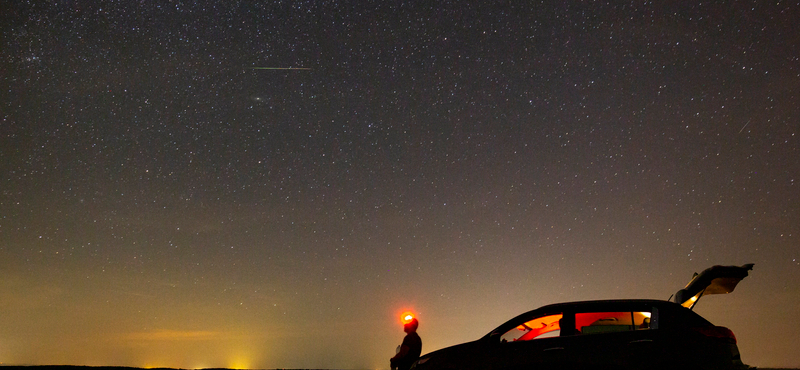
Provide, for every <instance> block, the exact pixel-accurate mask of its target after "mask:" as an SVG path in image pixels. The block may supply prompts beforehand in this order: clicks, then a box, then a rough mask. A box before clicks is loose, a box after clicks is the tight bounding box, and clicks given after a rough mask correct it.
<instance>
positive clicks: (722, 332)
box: [695, 326, 736, 344]
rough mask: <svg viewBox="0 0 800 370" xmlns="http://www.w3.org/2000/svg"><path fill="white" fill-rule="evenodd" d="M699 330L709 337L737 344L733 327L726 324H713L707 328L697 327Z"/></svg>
mask: <svg viewBox="0 0 800 370" xmlns="http://www.w3.org/2000/svg"><path fill="white" fill-rule="evenodd" d="M695 330H696V331H697V332H699V333H700V334H703V335H705V336H707V337H709V338H715V339H720V340H723V341H725V342H729V343H732V344H736V336H735V335H733V332H732V331H731V329H728V328H726V327H724V326H711V327H705V328H695Z"/></svg>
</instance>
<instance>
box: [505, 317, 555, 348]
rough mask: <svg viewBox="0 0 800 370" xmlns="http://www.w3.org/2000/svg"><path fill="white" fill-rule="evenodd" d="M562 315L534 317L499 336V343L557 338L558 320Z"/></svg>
mask: <svg viewBox="0 0 800 370" xmlns="http://www.w3.org/2000/svg"><path fill="white" fill-rule="evenodd" d="M561 317H562V315H561V314H556V315H547V316H541V317H536V318H534V319H531V320H528V321H525V322H524V323H521V324H519V325H517V326H516V327H515V328H513V329H511V330H509V331H507V332H505V333H504V334H503V335H502V336H500V341H501V342H504V343H505V342H516V341H524V340H531V339H541V338H549V337H557V336H558V335H559V333H560V329H561V328H560V326H559V320H561Z"/></svg>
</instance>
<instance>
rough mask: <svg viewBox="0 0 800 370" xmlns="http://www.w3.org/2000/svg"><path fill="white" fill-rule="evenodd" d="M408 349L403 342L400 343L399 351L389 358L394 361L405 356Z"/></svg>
mask: <svg viewBox="0 0 800 370" xmlns="http://www.w3.org/2000/svg"><path fill="white" fill-rule="evenodd" d="M408 350H409V348H408V346H407V345H405V344H403V345H401V346H400V351H399V352H397V354H396V355H394V357H392V358H391V359H390V360H392V361H394V360H399V359H401V358H403V357H406V355H407V354H408Z"/></svg>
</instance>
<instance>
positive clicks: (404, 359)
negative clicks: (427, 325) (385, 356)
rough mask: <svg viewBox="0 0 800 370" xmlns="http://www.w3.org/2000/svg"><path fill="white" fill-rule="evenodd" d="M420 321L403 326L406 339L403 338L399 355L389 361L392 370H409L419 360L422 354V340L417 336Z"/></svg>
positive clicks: (413, 320) (414, 320)
mask: <svg viewBox="0 0 800 370" xmlns="http://www.w3.org/2000/svg"><path fill="white" fill-rule="evenodd" d="M418 327H419V321H417V319H412V320H411V322H409V323H408V324H405V325H403V331H404V332H406V337H405V338H403V344H401V345H400V350H399V351H398V352H397V354H396V355H395V356H394V357H392V358H391V359H389V363H390V364H391V365H392V369H397V370H408V369H409V368H411V365H413V364H414V361H417V360H418V359H419V355H420V354H421V353H422V339H420V337H419V335H417V328H418Z"/></svg>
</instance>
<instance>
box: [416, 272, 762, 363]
mask: <svg viewBox="0 0 800 370" xmlns="http://www.w3.org/2000/svg"><path fill="white" fill-rule="evenodd" d="M752 268H753V265H752V264H749V265H744V266H741V267H737V266H714V267H712V268H709V269H707V270H705V271H703V273H701V274H699V275H698V274H695V277H694V278H693V279H692V281H691V282H690V283H689V284H688V285H687V286H686V288H684V289H681V290H680V291H679V292H678V293H677V294H676V295H675V301H674V302H670V301H662V300H644V299H630V300H605V301H586V302H571V303H559V304H553V305H549V306H544V307H541V308H539V309H536V310H533V311H530V312H526V313H524V314H522V315H519V316H517V317H515V318H513V319H511V320H509V321H508V322H506V323H505V324H503V325H500V326H499V327H498V328H497V329H494V330H492V331H491V332H489V333H488V334H486V335H485V336H484V337H483V338H481V339H478V340H476V341H474V342H468V343H464V344H460V345H456V346H453V347H449V348H444V349H441V350H438V351H435V352H432V353H429V354H426V355H424V356H422V357H421V358H420V359H419V360H418V361H417V363H416V365H415V366H416V369H417V370H442V369H503V370H506V369H509V370H510V369H681V370H683V369H742V368H747V366H746V365H744V364H743V363H742V361H741V358H740V356H739V349H738V347H737V346H736V337H735V336H734V335H733V332H731V331H730V330H729V329H727V328H725V327H722V326H715V325H713V324H711V323H710V322H708V320H706V319H704V318H702V317H701V316H700V315H698V314H697V313H695V312H694V311H692V310H691V308H690V307H693V306H694V305H695V304H696V303H697V300H698V299H699V298H700V297H701V296H703V295H706V294H718V293H729V292H731V291H733V289H734V288H735V287H736V284H737V283H738V282H739V281H740V280H742V279H743V278H744V277H746V276H747V274H748V270H751V269H752Z"/></svg>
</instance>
